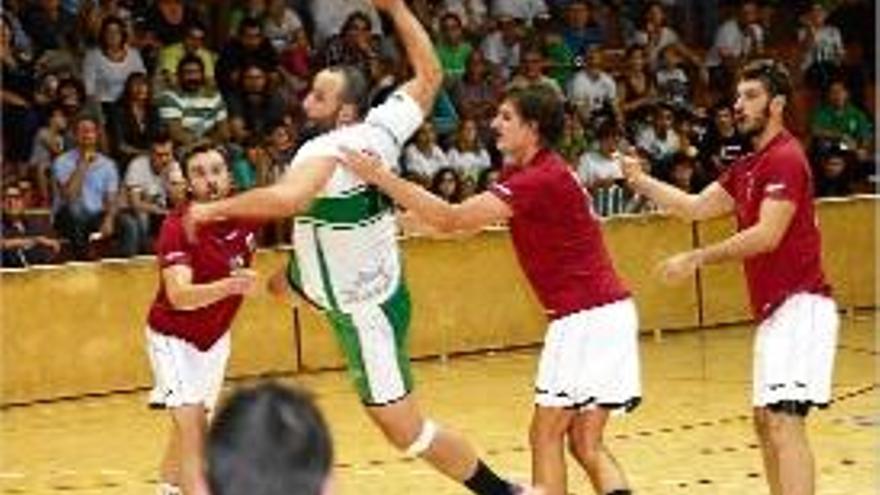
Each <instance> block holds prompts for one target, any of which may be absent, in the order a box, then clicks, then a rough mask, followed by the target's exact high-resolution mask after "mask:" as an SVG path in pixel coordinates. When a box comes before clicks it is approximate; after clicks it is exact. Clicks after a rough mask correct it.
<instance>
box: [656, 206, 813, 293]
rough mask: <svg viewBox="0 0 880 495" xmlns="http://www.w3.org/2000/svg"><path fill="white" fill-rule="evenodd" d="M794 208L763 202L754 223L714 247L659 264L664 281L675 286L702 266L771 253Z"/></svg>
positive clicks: (778, 241) (678, 255) (676, 256)
mask: <svg viewBox="0 0 880 495" xmlns="http://www.w3.org/2000/svg"><path fill="white" fill-rule="evenodd" d="M795 208H796V207H795V204H794V203H793V202H791V201H788V200H780V199H772V198H767V199H764V201H762V202H761V211H760V214H759V218H758V223H756V224H755V225H752V226H751V227H749V228H747V229H745V230H742V231H740V232H737V233H736V234H734V235H732V236H730V237H728V238H727V239H724V240H722V241H720V242H716V243H715V244H710V245H708V246H705V247H701V248H697V249H694V250H691V251H685V252H683V253H679V254H676V255H675V256H672V257H671V258H669V259H667V260H665V261H664V262H663V263H661V264H660V275H661V277H662V278H663V280H664V281H667V282H676V281H678V280H682V279H684V278H686V277H688V276H690V275H692V274H693V273H694V271H695V270H696V269H697V268H698V267H700V266H703V265H712V264H717V263H723V262H726V261H735V260H742V259H746V258H750V257H752V256H757V255H759V254H762V253H766V252H769V251H773V250H774V249H776V247H777V246H779V243H780V241H782V238H783V236H785V233H786V232H787V231H788V227H789V226H790V225H791V220H792V218H793V217H794V213H795Z"/></svg>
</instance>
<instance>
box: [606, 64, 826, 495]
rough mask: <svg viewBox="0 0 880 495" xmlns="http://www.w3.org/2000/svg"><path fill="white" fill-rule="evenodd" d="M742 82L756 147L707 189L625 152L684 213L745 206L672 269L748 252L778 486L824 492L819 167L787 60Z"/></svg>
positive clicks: (761, 417)
mask: <svg viewBox="0 0 880 495" xmlns="http://www.w3.org/2000/svg"><path fill="white" fill-rule="evenodd" d="M736 91H737V98H736V104H735V106H734V110H735V112H736V121H737V126H738V128H739V131H740V133H741V134H743V135H744V136H747V137H749V138H750V139H751V142H752V146H753V149H754V151H752V152H751V153H749V154H747V155H745V156H743V157H741V158H740V159H739V160H737V161H736V162H735V163H733V164H732V165H731V167H730V168H729V169H728V170H727V171H726V172H724V173H723V174H722V175H721V177H719V179H718V181H717V182H714V183H712V184H710V185H709V186H707V187H706V188H705V189H704V190H703V191H702V192H700V193H699V194H686V193H684V192H683V191H680V190H678V189H676V188H674V187H672V186H669V185H667V184H663V183H662V182H659V181H658V180H656V179H653V178H651V177H649V176H648V175H647V174H645V173H644V172H642V170H643V169H642V167H641V164H640V163H639V160H638V159H637V158H635V157H629V156H627V157H622V158H621V162H622V164H623V168H624V173H625V175H626V176H627V178H628V181H629V183H630V184H631V185H632V186H633V188H634V189H635V190H636V191H638V192H640V193H642V194H644V195H645V196H648V197H649V198H651V199H652V200H654V201H655V202H656V203H657V204H659V205H661V207H664V208H667V209H669V210H670V211H672V212H673V213H675V214H676V215H678V216H680V217H682V218H685V219H688V220H703V219H707V218H712V217H717V216H721V215H725V214H728V213H734V214H735V215H736V221H737V227H738V228H737V233H736V234H734V235H732V236H731V237H729V238H727V239H725V240H723V241H721V242H718V243H715V244H711V245H709V246H704V247H700V248H698V249H695V250H691V251H687V252H684V253H680V254H677V255H675V256H673V257H671V258H669V259H668V260H666V261H665V262H664V263H663V264H662V265H661V275H662V276H663V277H664V278H665V279H667V280H668V281H675V280H681V279H685V278H687V277H689V276H691V275H692V274H693V273H694V272H695V271H696V270H697V268H698V267H700V266H702V265H707V264H715V263H722V262H727V261H739V260H741V261H742V263H743V265H744V268H745V274H746V282H747V285H748V291H749V296H750V299H751V306H752V311H753V314H754V316H755V318H756V319H757V320H758V322H759V325H758V332H757V335H756V338H755V346H754V350H755V355H754V365H753V377H752V379H753V387H752V388H753V392H752V402H753V406H754V421H755V429H756V431H757V434H758V438H759V439H760V443H761V449H762V453H763V457H764V467H765V470H766V474H767V481H768V484H769V485H770V493H772V494H773V495H795V494H797V495H805V494H812V493H813V492H814V473H813V469H814V468H813V454H812V452H811V450H810V446H809V443H808V441H807V435H806V426H805V422H804V419H805V417H806V415H807V413H808V411H809V410H810V408H811V407H812V406H819V407H824V406H827V405H828V403H829V401H830V399H831V376H832V371H833V368H834V354H835V348H836V344H837V329H838V324H839V321H838V315H837V307H836V305H835V303H834V301H833V300H832V299H831V298H830V297H829V293H830V289H829V287H828V284H827V283H826V282H825V276H824V274H823V272H822V258H821V240H820V236H819V229H818V226H817V225H816V216H815V212H814V209H813V192H812V191H813V187H812V186H813V184H812V180H811V179H812V178H811V174H810V166H809V163H808V162H807V157H806V155H805V154H804V151H803V149H802V148H801V145H800V143H798V140H797V139H796V138H795V137H794V136H792V135H791V133H790V132H789V131H788V130H787V129H786V128H785V125H784V122H783V120H784V119H783V113H784V109H785V106H786V104H787V102H788V98H789V97H790V94H791V82H790V80H789V76H788V71H787V70H786V69H785V67H784V66H783V65H782V64H780V63H778V62H774V61H770V60H758V61H755V62H752V63H750V64H748V65H747V66H745V67H744V68H743V70H742V73H741V75H740V78H739V82H738V84H737V89H736Z"/></svg>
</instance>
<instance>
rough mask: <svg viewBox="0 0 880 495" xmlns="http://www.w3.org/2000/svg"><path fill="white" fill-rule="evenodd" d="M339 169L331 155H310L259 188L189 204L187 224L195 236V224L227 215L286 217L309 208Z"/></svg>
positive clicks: (238, 216)
mask: <svg viewBox="0 0 880 495" xmlns="http://www.w3.org/2000/svg"><path fill="white" fill-rule="evenodd" d="M335 168H336V160H335V159H334V158H330V157H320V158H317V157H316V158H309V159H306V160H305V161H303V162H302V163H299V164H297V166H295V167H291V168H289V169H288V170H287V172H286V173H285V174H284V176H282V177H281V179H280V180H279V181H278V182H276V183H275V184H272V185H271V186H266V187H258V188H256V189H251V190H249V191H247V192H244V193H242V194H238V195H236V196H232V197H229V198H226V199H221V200H219V201H213V202H210V203H196V204H193V205H192V207H190V209H189V211H188V213H187V216H186V219H185V226H186V230H187V234H188V235H189V236H190V237H192V236H193V234H194V232H195V228H196V226H198V225H200V224H203V223H211V222H216V221H218V220H223V219H225V218H249V219H259V220H267V219H271V218H284V217H289V216H291V215H294V214H296V213H298V212H301V211H303V210H305V209H306V208H308V206H309V204H311V202H312V199H313V198H314V197H315V196H316V195H317V194H318V191H320V190H321V188H322V187H323V186H324V184H325V183H326V182H327V180H328V179H329V178H330V175H332V174H333V171H334V170H335Z"/></svg>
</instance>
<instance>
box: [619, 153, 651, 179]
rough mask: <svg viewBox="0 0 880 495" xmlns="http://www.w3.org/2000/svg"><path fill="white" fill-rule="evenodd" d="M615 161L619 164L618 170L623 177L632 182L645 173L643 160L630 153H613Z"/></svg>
mask: <svg viewBox="0 0 880 495" xmlns="http://www.w3.org/2000/svg"><path fill="white" fill-rule="evenodd" d="M614 157H615V159H616V160H617V163H619V164H620V171H621V172H623V177H624V178H625V179H626V180H628V181H630V182H632V181H633V180H635V179H637V178H638V177H640V176H641V175H642V174H644V173H645V165H644V163H643V162H644V160H642V159H641V158H639V157H638V156H636V155H635V154H631V153H615V154H614Z"/></svg>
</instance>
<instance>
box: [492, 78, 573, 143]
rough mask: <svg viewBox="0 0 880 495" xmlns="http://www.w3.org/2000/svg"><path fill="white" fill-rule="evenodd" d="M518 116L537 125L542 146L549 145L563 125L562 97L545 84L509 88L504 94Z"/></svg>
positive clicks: (554, 140) (553, 141) (559, 132)
mask: <svg viewBox="0 0 880 495" xmlns="http://www.w3.org/2000/svg"><path fill="white" fill-rule="evenodd" d="M504 99H505V101H508V102H510V103H511V104H512V105H513V106H514V107H515V108H516V111H517V113H518V114H519V116H520V118H522V119H523V120H524V121H526V122H533V123H535V124H536V125H537V131H538V135H539V137H540V139H541V141H542V143H543V145H544V146H551V145H552V144H553V143H555V142H556V140H557V139H559V136H561V135H562V129H563V128H564V127H565V109H564V106H563V102H562V99H561V98H560V97H559V95H558V94H557V93H556V92H555V91H554V90H553V88H551V87H549V86H547V85H546V84H540V83H539V84H533V85H530V86H526V87H524V88H515V89H512V90H510V91H509V92H508V93H507V95H506V96H505V98H504Z"/></svg>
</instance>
